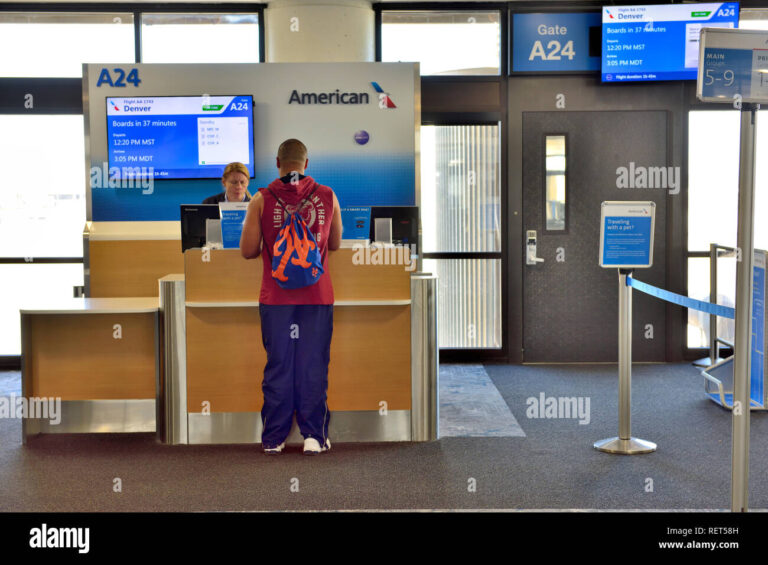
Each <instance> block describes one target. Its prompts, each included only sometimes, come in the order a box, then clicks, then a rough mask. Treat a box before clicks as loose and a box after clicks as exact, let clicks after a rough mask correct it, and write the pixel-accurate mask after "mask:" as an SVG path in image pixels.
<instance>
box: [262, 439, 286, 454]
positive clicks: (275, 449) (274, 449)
mask: <svg viewBox="0 0 768 565" xmlns="http://www.w3.org/2000/svg"><path fill="white" fill-rule="evenodd" d="M284 447H285V442H283V443H281V444H280V445H278V446H277V447H265V448H264V453H265V454H267V455H279V454H280V453H282V451H283V448H284Z"/></svg>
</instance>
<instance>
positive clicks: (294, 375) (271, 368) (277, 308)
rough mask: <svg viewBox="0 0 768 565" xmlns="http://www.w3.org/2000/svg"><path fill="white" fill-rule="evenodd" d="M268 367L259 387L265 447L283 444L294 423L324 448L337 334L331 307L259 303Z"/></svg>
mask: <svg viewBox="0 0 768 565" xmlns="http://www.w3.org/2000/svg"><path fill="white" fill-rule="evenodd" d="M259 315H260V317H261V340H262V342H263V343H264V349H265V350H266V351H267V366H266V367H265V368H264V380H263V382H262V385H261V389H262V391H263V393H264V406H263V407H262V409H261V422H262V424H263V427H264V429H263V432H262V434H261V442H262V446H263V447H264V448H265V449H266V448H271V447H276V446H278V445H280V444H281V443H282V442H284V441H285V439H286V438H287V437H288V433H289V432H290V431H291V424H292V422H293V414H294V412H295V413H296V422H297V423H298V425H299V430H301V435H302V436H304V438H305V439H306V438H309V437H313V438H315V439H316V440H317V441H318V442H319V443H320V445H321V446H323V445H325V440H326V438H327V437H328V422H329V421H330V419H331V415H330V412H329V411H328V404H327V402H326V399H327V391H328V362H329V361H330V356H331V335H332V333H333V305H332V304H328V305H325V304H322V305H321V304H308V305H307V304H302V305H269V304H260V305H259Z"/></svg>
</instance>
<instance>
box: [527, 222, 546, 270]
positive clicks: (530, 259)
mask: <svg viewBox="0 0 768 565" xmlns="http://www.w3.org/2000/svg"><path fill="white" fill-rule="evenodd" d="M543 262H544V259H542V258H541V257H536V230H528V231H526V232H525V264H526V265H535V264H536V263H543Z"/></svg>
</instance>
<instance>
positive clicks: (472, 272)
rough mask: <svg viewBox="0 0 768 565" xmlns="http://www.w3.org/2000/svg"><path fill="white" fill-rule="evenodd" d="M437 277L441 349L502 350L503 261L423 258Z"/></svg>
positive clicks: (425, 264)
mask: <svg viewBox="0 0 768 565" xmlns="http://www.w3.org/2000/svg"><path fill="white" fill-rule="evenodd" d="M423 268H424V271H426V272H428V273H434V274H436V275H437V276H438V277H439V279H438V292H437V300H438V304H437V331H438V336H437V343H438V347H440V348H457V349H458V348H466V349H480V348H483V349H500V348H501V259H424V263H423Z"/></svg>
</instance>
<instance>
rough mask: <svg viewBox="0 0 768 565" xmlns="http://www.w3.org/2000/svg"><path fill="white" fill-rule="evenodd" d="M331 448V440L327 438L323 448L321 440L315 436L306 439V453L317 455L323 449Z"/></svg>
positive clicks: (328, 449)
mask: <svg viewBox="0 0 768 565" xmlns="http://www.w3.org/2000/svg"><path fill="white" fill-rule="evenodd" d="M330 450H331V440H329V439H328V438H325V445H324V446H323V447H322V448H321V447H320V442H319V441H317V440H316V439H315V438H313V437H308V438H307V439H305V440H304V455H317V454H318V453H322V452H323V451H330Z"/></svg>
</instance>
